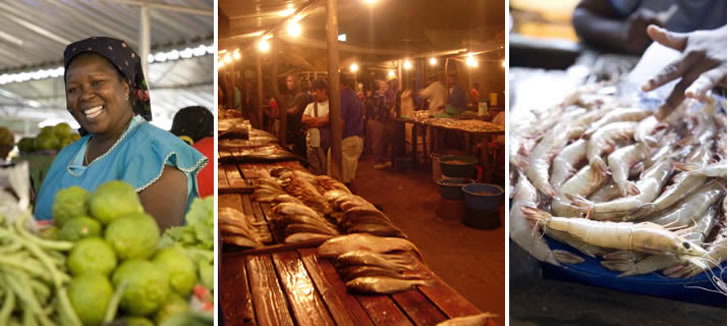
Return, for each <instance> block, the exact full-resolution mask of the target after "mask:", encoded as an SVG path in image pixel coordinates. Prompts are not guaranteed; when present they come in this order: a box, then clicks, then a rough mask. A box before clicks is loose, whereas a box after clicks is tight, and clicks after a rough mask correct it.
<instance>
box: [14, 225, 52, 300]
mask: <svg viewBox="0 0 728 326" xmlns="http://www.w3.org/2000/svg"><path fill="white" fill-rule="evenodd" d="M3 236H7V237H9V238H10V239H12V240H14V241H18V242H20V243H22V244H23V246H24V247H25V248H27V249H28V250H30V252H31V253H32V254H33V255H34V256H35V257H36V258H38V259H39V260H40V261H41V263H43V265H45V266H44V267H45V268H46V269H48V273H49V274H50V278H51V280H52V281H53V284H54V285H55V286H56V288H60V287H61V286H62V285H63V284H62V283H63V280H62V276H61V275H60V273H59V272H58V269H56V266H55V265H54V264H53V262H52V261H51V258H50V257H48V255H47V254H46V253H45V252H44V251H43V250H41V249H40V248H39V247H38V246H37V245H36V244H35V243H32V242H30V241H27V240H26V239H23V238H22V237H20V236H18V235H15V234H11V233H10V232H8V231H7V230H3V229H0V237H3Z"/></svg>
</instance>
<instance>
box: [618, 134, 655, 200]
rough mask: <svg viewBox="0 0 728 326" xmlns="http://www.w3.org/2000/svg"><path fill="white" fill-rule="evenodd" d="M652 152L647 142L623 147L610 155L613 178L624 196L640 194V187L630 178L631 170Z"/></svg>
mask: <svg viewBox="0 0 728 326" xmlns="http://www.w3.org/2000/svg"><path fill="white" fill-rule="evenodd" d="M649 154H650V147H649V146H647V145H646V144H645V143H637V144H634V145H630V146H627V147H622V148H620V149H618V150H616V151H614V152H613V153H612V154H610V155H609V157H608V158H607V161H608V162H609V170H610V171H612V179H614V183H616V184H617V186H618V187H619V190H620V192H621V193H622V196H634V195H637V194H639V191H640V190H639V188H638V187H637V186H636V185H635V184H634V183H633V182H631V181H629V180H628V177H629V170H630V169H631V168H632V166H633V165H635V164H637V163H638V162H640V161H642V160H644V159H645V158H647V155H649Z"/></svg>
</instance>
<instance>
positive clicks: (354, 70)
mask: <svg viewBox="0 0 728 326" xmlns="http://www.w3.org/2000/svg"><path fill="white" fill-rule="evenodd" d="M358 70H359V65H357V64H356V63H352V64H351V66H349V71H351V72H357V71H358Z"/></svg>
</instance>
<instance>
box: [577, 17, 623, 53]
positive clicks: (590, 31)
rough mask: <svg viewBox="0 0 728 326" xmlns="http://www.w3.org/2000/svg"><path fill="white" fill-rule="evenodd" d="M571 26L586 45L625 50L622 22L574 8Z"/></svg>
mask: <svg viewBox="0 0 728 326" xmlns="http://www.w3.org/2000/svg"><path fill="white" fill-rule="evenodd" d="M573 24H574V30H576V33H577V34H578V35H579V38H581V39H582V40H583V41H585V42H587V43H592V44H596V45H599V46H604V47H608V48H610V49H616V50H624V49H625V42H626V39H625V38H626V35H625V30H624V24H625V22H624V21H620V20H616V19H610V18H607V17H604V16H600V15H598V14H595V13H593V12H591V11H589V10H588V9H585V8H576V9H574V15H573Z"/></svg>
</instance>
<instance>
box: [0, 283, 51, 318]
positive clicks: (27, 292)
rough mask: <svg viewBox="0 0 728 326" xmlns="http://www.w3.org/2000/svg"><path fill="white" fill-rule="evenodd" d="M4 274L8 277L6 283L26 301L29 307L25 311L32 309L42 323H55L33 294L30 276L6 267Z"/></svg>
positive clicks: (21, 299) (22, 300)
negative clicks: (44, 312)
mask: <svg viewBox="0 0 728 326" xmlns="http://www.w3.org/2000/svg"><path fill="white" fill-rule="evenodd" d="M4 274H5V277H6V279H5V280H6V284H8V285H10V287H11V288H13V290H14V291H15V293H17V294H18V298H20V301H21V302H25V305H26V306H27V308H26V309H24V311H27V310H30V312H31V313H34V314H36V315H38V319H39V321H40V324H41V325H44V326H45V325H48V326H50V325H53V323H51V321H50V319H48V317H47V316H46V315H45V314H43V310H42V309H41V306H40V303H39V302H38V300H37V299H36V297H35V295H34V294H33V290H32V289H31V286H30V280H29V278H28V276H27V275H25V274H23V273H21V272H18V271H15V270H11V269H6V270H5V273H4Z"/></svg>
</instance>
